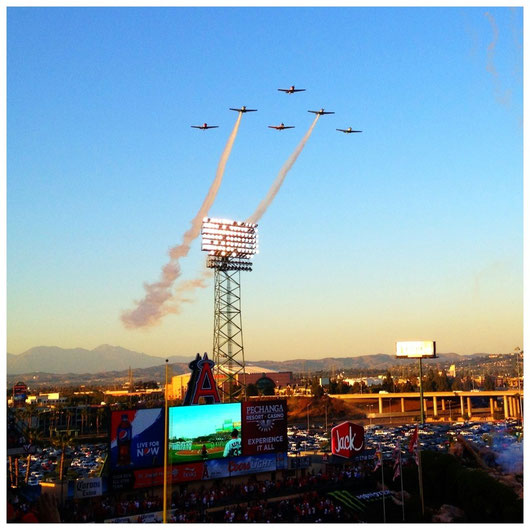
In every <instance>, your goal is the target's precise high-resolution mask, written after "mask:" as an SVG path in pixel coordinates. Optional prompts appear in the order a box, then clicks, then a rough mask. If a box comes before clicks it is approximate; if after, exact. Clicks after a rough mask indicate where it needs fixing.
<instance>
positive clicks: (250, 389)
mask: <svg viewBox="0 0 530 530" xmlns="http://www.w3.org/2000/svg"><path fill="white" fill-rule="evenodd" d="M257 395H259V392H258V387H257V386H256V385H255V384H254V383H249V384H248V385H247V396H249V397H250V396H257Z"/></svg>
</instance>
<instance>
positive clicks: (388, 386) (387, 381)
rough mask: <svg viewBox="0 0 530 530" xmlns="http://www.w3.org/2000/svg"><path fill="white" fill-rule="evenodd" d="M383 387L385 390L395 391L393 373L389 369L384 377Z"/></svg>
mask: <svg viewBox="0 0 530 530" xmlns="http://www.w3.org/2000/svg"><path fill="white" fill-rule="evenodd" d="M381 389H382V390H384V391H385V392H393V391H394V380H393V379H392V374H391V373H390V371H387V373H386V375H385V377H384V379H383V384H382V385H381Z"/></svg>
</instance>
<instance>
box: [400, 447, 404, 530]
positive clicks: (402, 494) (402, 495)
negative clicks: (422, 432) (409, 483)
mask: <svg viewBox="0 0 530 530" xmlns="http://www.w3.org/2000/svg"><path fill="white" fill-rule="evenodd" d="M399 477H400V479H401V509H402V512H403V522H405V495H404V493H403V469H402V467H401V448H400V449H399Z"/></svg>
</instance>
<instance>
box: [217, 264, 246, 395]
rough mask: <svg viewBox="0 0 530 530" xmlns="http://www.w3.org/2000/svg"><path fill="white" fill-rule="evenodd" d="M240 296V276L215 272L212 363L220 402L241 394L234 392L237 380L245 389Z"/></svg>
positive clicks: (234, 273) (237, 272)
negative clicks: (219, 393)
mask: <svg viewBox="0 0 530 530" xmlns="http://www.w3.org/2000/svg"><path fill="white" fill-rule="evenodd" d="M240 293H241V282H240V272H239V271H224V270H219V269H217V268H216V269H215V295H214V330H213V360H214V362H215V375H216V377H217V380H218V381H222V384H221V393H222V396H223V401H230V402H231V401H234V400H235V399H237V398H238V395H239V394H241V392H240V391H236V387H237V386H238V385H237V383H238V380H239V382H240V383H241V382H242V388H243V389H244V388H246V381H245V351H244V348H243V329H242V327H241V294H240ZM241 380H242V381H241ZM243 394H244V392H243Z"/></svg>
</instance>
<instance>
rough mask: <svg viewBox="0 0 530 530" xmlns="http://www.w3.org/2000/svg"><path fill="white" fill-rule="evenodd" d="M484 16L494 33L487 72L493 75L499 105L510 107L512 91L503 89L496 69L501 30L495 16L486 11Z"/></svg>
mask: <svg viewBox="0 0 530 530" xmlns="http://www.w3.org/2000/svg"><path fill="white" fill-rule="evenodd" d="M484 16H485V17H487V19H488V20H489V22H490V24H491V29H492V31H493V40H492V41H491V42H490V43H489V45H488V51H487V56H488V62H487V64H486V70H487V71H488V72H489V73H490V74H491V75H492V77H493V86H494V88H495V99H496V100H497V102H498V103H500V104H501V105H504V106H506V107H509V106H510V101H511V96H512V92H511V90H510V89H506V90H504V89H503V87H502V83H501V80H500V77H499V72H497V69H496V68H495V61H494V59H495V46H496V45H497V40H498V39H499V29H498V28H497V24H496V22H495V18H494V17H493V15H492V14H491V13H490V12H489V11H486V12H485V13H484Z"/></svg>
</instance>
